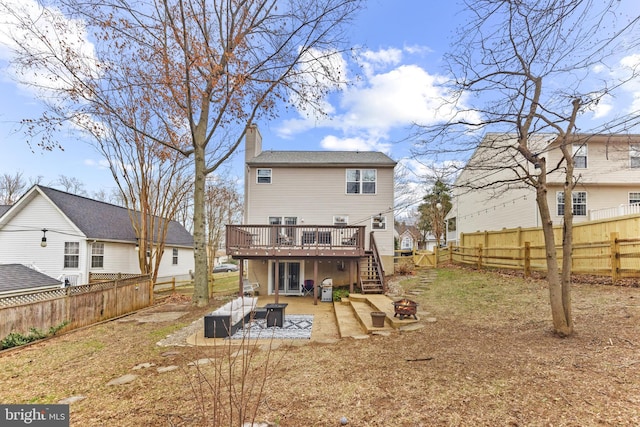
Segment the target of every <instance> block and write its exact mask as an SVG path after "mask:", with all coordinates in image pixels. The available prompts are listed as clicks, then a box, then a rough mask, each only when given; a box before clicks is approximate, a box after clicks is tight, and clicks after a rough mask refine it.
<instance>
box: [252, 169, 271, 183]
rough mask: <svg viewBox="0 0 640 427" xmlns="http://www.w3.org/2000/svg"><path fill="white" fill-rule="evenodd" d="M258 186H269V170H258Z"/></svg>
mask: <svg viewBox="0 0 640 427" xmlns="http://www.w3.org/2000/svg"><path fill="white" fill-rule="evenodd" d="M256 176H257V179H258V184H271V169H258V171H257V175H256Z"/></svg>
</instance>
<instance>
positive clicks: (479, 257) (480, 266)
mask: <svg viewBox="0 0 640 427" xmlns="http://www.w3.org/2000/svg"><path fill="white" fill-rule="evenodd" d="M481 268H482V243H479V244H478V270H480V269H481Z"/></svg>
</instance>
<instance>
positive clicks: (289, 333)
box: [229, 314, 313, 340]
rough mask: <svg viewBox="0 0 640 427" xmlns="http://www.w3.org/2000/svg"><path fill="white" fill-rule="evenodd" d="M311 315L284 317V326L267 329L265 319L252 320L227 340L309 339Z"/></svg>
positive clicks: (311, 322)
mask: <svg viewBox="0 0 640 427" xmlns="http://www.w3.org/2000/svg"><path fill="white" fill-rule="evenodd" d="M312 326H313V314H293V315H287V314H285V316H284V325H283V326H282V327H281V328H280V327H277V326H271V327H267V320H266V319H254V320H252V321H251V322H249V323H247V324H246V325H244V328H243V329H238V331H237V332H236V333H235V334H233V335H231V336H230V337H229V339H232V340H239V339H243V338H245V339H275V340H289V339H303V340H308V339H311V327H312Z"/></svg>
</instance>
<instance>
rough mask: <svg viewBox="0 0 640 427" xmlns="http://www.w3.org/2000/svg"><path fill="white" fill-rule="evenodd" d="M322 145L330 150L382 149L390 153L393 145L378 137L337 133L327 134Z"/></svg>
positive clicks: (321, 142)
mask: <svg viewBox="0 0 640 427" xmlns="http://www.w3.org/2000/svg"><path fill="white" fill-rule="evenodd" d="M320 145H321V146H322V148H323V149H325V150H330V151H381V152H383V153H387V154H390V153H391V146H390V145H389V144H385V143H381V142H380V141H379V140H377V139H371V138H369V139H367V138H361V137H350V138H339V137H337V136H335V135H328V136H325V137H324V138H323V139H322V141H320Z"/></svg>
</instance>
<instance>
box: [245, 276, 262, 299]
mask: <svg viewBox="0 0 640 427" xmlns="http://www.w3.org/2000/svg"><path fill="white" fill-rule="evenodd" d="M259 287H260V283H250V282H249V279H242V293H243V294H244V295H245V296H247V295H251V296H252V297H253V296H255V293H256V291H257V290H258V288H259Z"/></svg>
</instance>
